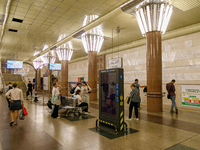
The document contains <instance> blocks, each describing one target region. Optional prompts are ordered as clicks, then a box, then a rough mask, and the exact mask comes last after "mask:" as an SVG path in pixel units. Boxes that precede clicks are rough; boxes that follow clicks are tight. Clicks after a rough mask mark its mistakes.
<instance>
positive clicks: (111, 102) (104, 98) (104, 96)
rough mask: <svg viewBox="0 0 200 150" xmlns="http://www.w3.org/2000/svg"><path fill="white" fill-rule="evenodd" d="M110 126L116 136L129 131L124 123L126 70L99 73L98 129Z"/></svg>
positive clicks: (108, 70) (110, 70) (118, 69)
mask: <svg viewBox="0 0 200 150" xmlns="http://www.w3.org/2000/svg"><path fill="white" fill-rule="evenodd" d="M98 122H99V127H101V126H108V127H111V128H114V129H115V132H116V134H118V133H119V132H124V131H126V130H127V125H126V123H125V122H124V70H123V69H122V68H115V69H107V70H100V71H99V119H97V121H96V127H98Z"/></svg>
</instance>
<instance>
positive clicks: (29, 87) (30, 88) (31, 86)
mask: <svg viewBox="0 0 200 150" xmlns="http://www.w3.org/2000/svg"><path fill="white" fill-rule="evenodd" d="M32 89H33V84H32V83H29V84H28V90H29V91H31V90H32Z"/></svg>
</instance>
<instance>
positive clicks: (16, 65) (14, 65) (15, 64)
mask: <svg viewBox="0 0 200 150" xmlns="http://www.w3.org/2000/svg"><path fill="white" fill-rule="evenodd" d="M22 68H23V61H13V60H7V69H22Z"/></svg>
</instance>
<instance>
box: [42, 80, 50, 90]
mask: <svg viewBox="0 0 200 150" xmlns="http://www.w3.org/2000/svg"><path fill="white" fill-rule="evenodd" d="M43 90H44V91H48V90H49V77H43Z"/></svg>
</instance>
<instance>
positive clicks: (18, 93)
mask: <svg viewBox="0 0 200 150" xmlns="http://www.w3.org/2000/svg"><path fill="white" fill-rule="evenodd" d="M13 87H14V89H11V90H9V91H8V92H7V93H6V97H7V98H9V100H10V111H11V113H10V115H11V122H10V125H13V123H14V125H17V118H18V112H19V110H20V109H22V107H24V104H23V92H22V90H21V89H19V88H18V86H17V83H14V84H13ZM14 117H15V119H14Z"/></svg>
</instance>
